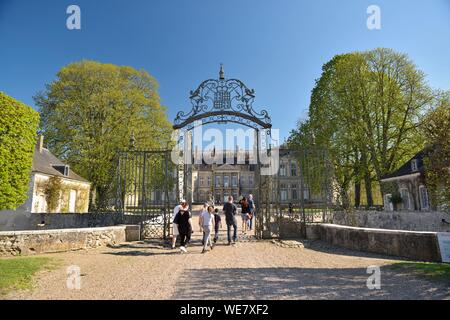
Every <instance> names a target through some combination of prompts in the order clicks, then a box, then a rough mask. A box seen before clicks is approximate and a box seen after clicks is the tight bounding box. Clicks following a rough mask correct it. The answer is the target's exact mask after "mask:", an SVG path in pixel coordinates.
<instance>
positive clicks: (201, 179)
mask: <svg viewBox="0 0 450 320" xmlns="http://www.w3.org/2000/svg"><path fill="white" fill-rule="evenodd" d="M203 180H204V179H203V177H200V185H201V186H203V183H204V181H203Z"/></svg>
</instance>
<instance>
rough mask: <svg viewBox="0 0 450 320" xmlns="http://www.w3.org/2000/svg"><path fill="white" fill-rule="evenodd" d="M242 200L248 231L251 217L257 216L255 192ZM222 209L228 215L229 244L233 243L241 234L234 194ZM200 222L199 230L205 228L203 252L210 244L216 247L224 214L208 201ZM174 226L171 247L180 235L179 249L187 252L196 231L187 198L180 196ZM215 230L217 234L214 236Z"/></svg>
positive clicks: (242, 211)
mask: <svg viewBox="0 0 450 320" xmlns="http://www.w3.org/2000/svg"><path fill="white" fill-rule="evenodd" d="M239 204H240V206H241V215H242V232H243V233H246V232H247V231H248V230H252V225H253V223H252V221H253V219H254V218H255V213H256V210H255V209H256V207H255V203H254V201H253V196H252V195H249V196H248V198H246V197H243V198H242V199H241V200H240V201H239ZM222 212H223V214H224V216H225V223H226V225H227V240H228V245H231V244H234V243H235V242H236V241H237V238H238V237H237V220H236V215H237V212H238V208H237V206H236V205H235V204H234V201H233V197H232V196H229V197H228V202H226V203H225V204H224V205H223V208H222ZM198 223H199V227H200V231H201V232H203V238H202V245H203V250H202V253H205V252H206V251H207V249H208V247H209V248H210V250H212V249H213V248H214V244H215V243H216V242H217V240H218V238H219V230H220V228H222V218H221V216H220V213H219V209H218V208H215V207H214V206H213V205H209V204H207V203H205V204H204V205H203V209H202V210H201V212H200V214H199V219H198ZM172 226H173V237H172V249H175V246H176V241H177V237H180V251H181V252H182V253H186V252H187V245H188V243H189V242H190V240H191V235H192V233H194V230H193V227H192V214H191V212H190V211H189V205H188V203H187V201H186V200H181V202H180V204H179V205H177V206H176V207H175V209H174V212H173V225H172ZM213 231H214V236H212V232H213Z"/></svg>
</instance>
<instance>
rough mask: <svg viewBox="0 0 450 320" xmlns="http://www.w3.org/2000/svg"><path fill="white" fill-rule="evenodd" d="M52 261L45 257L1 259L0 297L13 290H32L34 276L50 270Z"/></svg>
mask: <svg viewBox="0 0 450 320" xmlns="http://www.w3.org/2000/svg"><path fill="white" fill-rule="evenodd" d="M50 262H51V259H50V258H45V257H14V258H2V259H0V296H1V295H5V294H6V293H7V292H9V291H11V290H20V289H29V288H31V284H32V278H33V275H34V274H35V273H36V272H38V271H40V270H42V269H46V268H49V267H50V266H51V264H50Z"/></svg>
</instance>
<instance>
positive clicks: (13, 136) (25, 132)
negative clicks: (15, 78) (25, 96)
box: [0, 92, 39, 209]
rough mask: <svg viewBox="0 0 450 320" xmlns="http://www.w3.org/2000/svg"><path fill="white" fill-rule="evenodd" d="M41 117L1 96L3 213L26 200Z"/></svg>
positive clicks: (0, 199) (0, 189)
mask: <svg viewBox="0 0 450 320" xmlns="http://www.w3.org/2000/svg"><path fill="white" fill-rule="evenodd" d="M38 124H39V113H37V112H36V111H35V110H33V109H32V108H31V107H29V106H27V105H25V104H23V103H22V102H19V101H17V100H15V99H13V98H11V97H9V96H7V95H6V94H4V93H3V92H0V209H16V208H17V207H18V206H20V205H21V204H23V203H24V202H25V200H26V199H27V191H28V184H29V181H30V173H31V166H32V162H33V153H34V147H35V145H36V132H37V127H38Z"/></svg>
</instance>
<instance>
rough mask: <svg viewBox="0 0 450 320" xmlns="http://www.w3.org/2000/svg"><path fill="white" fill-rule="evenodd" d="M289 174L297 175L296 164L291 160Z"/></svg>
mask: <svg viewBox="0 0 450 320" xmlns="http://www.w3.org/2000/svg"><path fill="white" fill-rule="evenodd" d="M291 176H292V177H296V176H297V164H296V163H294V162H291Z"/></svg>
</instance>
